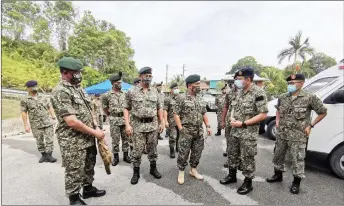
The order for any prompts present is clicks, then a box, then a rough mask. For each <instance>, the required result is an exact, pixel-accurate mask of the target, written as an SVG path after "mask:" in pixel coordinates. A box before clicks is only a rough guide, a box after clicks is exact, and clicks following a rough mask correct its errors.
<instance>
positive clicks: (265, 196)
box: [2, 113, 344, 205]
mask: <svg viewBox="0 0 344 206" xmlns="http://www.w3.org/2000/svg"><path fill="white" fill-rule="evenodd" d="M209 117H210V121H211V122H212V128H213V131H214V132H215V130H216V116H215V114H214V113H209ZM106 129H107V132H106V134H107V141H108V143H109V144H110V142H111V140H110V137H109V129H108V126H106ZM163 136H164V133H163ZM258 143H259V144H258V148H259V150H258V155H257V156H256V162H257V172H256V178H255V179H254V185H253V186H254V190H253V192H251V193H250V194H248V195H245V196H242V195H239V194H237V193H236V189H237V188H238V187H240V185H241V184H242V180H243V179H244V177H243V176H242V175H241V173H238V177H239V181H238V183H236V184H232V185H226V186H224V185H221V184H220V183H219V179H221V178H223V177H224V176H226V175H227V169H225V168H223V163H224V162H225V160H226V159H225V157H223V156H222V153H223V152H224V149H225V140H224V135H222V136H219V137H215V136H214V137H209V138H208V139H207V141H206V145H205V150H204V151H203V155H202V159H201V163H200V165H199V167H198V170H199V172H200V173H201V174H203V175H204V177H205V179H204V180H203V181H199V180H196V179H193V178H192V177H190V176H189V175H187V174H188V173H186V179H185V184H184V185H178V183H177V175H178V169H177V166H176V159H170V157H169V147H168V140H167V139H165V138H164V140H161V141H159V146H158V153H159V159H158V169H159V171H160V172H161V173H162V176H163V177H162V178H161V179H159V180H157V179H154V178H153V177H152V176H151V175H150V174H149V162H148V160H147V157H146V155H144V156H143V162H142V166H141V178H140V181H139V183H138V184H137V185H131V184H130V178H131V176H132V166H131V165H130V164H127V163H125V162H123V161H122V154H121V155H120V158H121V161H120V164H119V165H118V166H116V167H112V168H111V169H112V174H111V175H107V174H106V173H105V169H104V167H103V164H102V160H101V159H100V157H99V156H98V159H97V166H96V168H95V171H96V174H95V182H94V185H95V186H96V187H98V188H101V189H105V190H106V191H107V195H106V196H104V197H100V198H90V199H87V200H86V203H87V204H92V205H123V204H131V205H148V204H158V205H162V204H164V205H186V204H211V205H225V204H226V205H228V204H235V205H248V204H249V205H257V204H267V205H280V204H283V205H290V204H307V205H314V204H328V205H342V204H343V202H344V192H343V191H344V180H342V179H339V178H337V177H336V176H334V175H333V174H332V173H330V172H326V170H325V171H322V170H319V169H313V168H309V167H307V168H306V179H305V180H304V181H303V182H302V188H301V192H300V194H299V195H292V194H290V192H289V186H290V184H291V182H292V174H291V171H290V170H288V171H287V172H286V173H285V177H284V181H283V182H282V183H275V184H269V183H266V182H265V178H266V177H269V176H270V175H271V174H272V172H273V168H272V163H271V160H272V151H273V148H274V142H273V141H271V140H267V139H265V138H263V137H260V138H259V140H258ZM54 156H55V157H57V158H58V162H57V163H42V164H39V163H38V159H39V157H40V154H39V152H38V151H37V147H36V143H35V140H34V139H33V137H32V136H31V134H25V135H21V136H13V137H7V138H3V139H2V204H4V205H5V204H11V205H13V204H26V205H31V204H32V205H33V204H35V205H37V204H38V205H51V204H53V205H57V204H59V205H61V204H62V205H66V204H68V199H67V197H66V196H65V195H64V169H63V168H62V167H61V158H60V152H59V148H58V146H57V143H56V142H55V152H54ZM188 169H189V168H187V170H186V172H188Z"/></svg>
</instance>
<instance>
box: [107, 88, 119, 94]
mask: <svg viewBox="0 0 344 206" xmlns="http://www.w3.org/2000/svg"><path fill="white" fill-rule="evenodd" d="M110 93H111V94H116V93H115V91H113V89H112V88H111V91H110ZM118 93H122V90H119V92H118Z"/></svg>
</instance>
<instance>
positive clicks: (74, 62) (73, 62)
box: [57, 57, 83, 71]
mask: <svg viewBox="0 0 344 206" xmlns="http://www.w3.org/2000/svg"><path fill="white" fill-rule="evenodd" d="M57 65H58V66H59V67H63V68H65V69H70V70H74V71H79V70H81V69H82V68H83V65H82V63H81V61H80V60H78V59H74V58H73V57H63V58H62V59H60V60H59V61H58V62H57Z"/></svg>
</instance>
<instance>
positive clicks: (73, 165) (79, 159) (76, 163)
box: [64, 150, 86, 169]
mask: <svg viewBox="0 0 344 206" xmlns="http://www.w3.org/2000/svg"><path fill="white" fill-rule="evenodd" d="M64 158H65V161H64V163H65V167H66V168H70V169H79V168H80V167H81V166H82V164H83V163H84V162H85V159H86V150H77V151H73V152H70V151H64Z"/></svg>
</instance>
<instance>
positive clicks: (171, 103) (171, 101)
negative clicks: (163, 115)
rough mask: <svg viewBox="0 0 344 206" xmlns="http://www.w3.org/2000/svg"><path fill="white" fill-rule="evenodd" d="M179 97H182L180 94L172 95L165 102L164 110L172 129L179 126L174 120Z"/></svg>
mask: <svg viewBox="0 0 344 206" xmlns="http://www.w3.org/2000/svg"><path fill="white" fill-rule="evenodd" d="M179 96H180V95H179V94H178V95H172V96H170V97H168V98H165V101H164V110H165V111H166V112H167V121H168V123H169V124H170V126H171V127H174V126H177V125H176V122H175V120H174V113H173V108H174V107H175V105H176V103H177V100H178V98H179Z"/></svg>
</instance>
